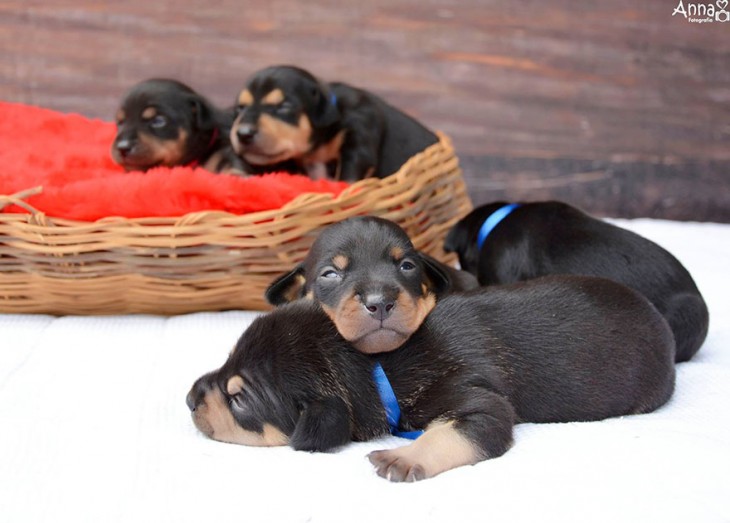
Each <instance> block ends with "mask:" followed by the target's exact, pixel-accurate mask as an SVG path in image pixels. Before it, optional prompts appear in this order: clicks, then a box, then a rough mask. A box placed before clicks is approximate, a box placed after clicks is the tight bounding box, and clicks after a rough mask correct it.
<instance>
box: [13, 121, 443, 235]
mask: <svg viewBox="0 0 730 523" xmlns="http://www.w3.org/2000/svg"><path fill="white" fill-rule="evenodd" d="M435 134H436V136H437V137H438V142H436V143H433V144H431V145H429V146H428V147H426V148H425V149H424V150H422V151H420V152H418V153H416V154H415V155H413V156H411V157H410V158H409V159H408V160H407V161H406V162H405V163H404V164H403V165H401V167H400V168H399V169H398V170H397V171H396V172H395V173H393V174H391V175H389V176H386V177H384V178H366V179H364V180H359V181H357V182H354V183H352V184H351V185H350V186H349V187H346V188H345V189H344V190H343V191H341V192H340V193H339V194H337V195H335V194H332V193H326V192H324V193H317V192H308V193H302V194H300V195H298V196H296V197H295V198H294V199H292V200H291V201H289V202H287V203H285V204H284V205H282V206H281V207H277V208H275V209H268V210H264V211H255V212H251V213H244V214H235V213H231V212H228V211H222V210H217V209H214V210H207V211H194V212H189V213H186V214H183V215H180V216H143V217H136V218H127V217H124V216H105V217H104V218H99V219H98V220H75V219H68V218H59V217H54V216H48V215H46V213H45V212H43V211H39V210H37V209H35V208H34V207H32V206H31V205H29V204H27V203H26V202H25V201H24V198H26V197H28V196H31V195H33V194H37V193H38V192H40V191H42V187H33V188H29V189H26V190H23V191H20V192H18V193H16V194H14V195H3V194H0V221H5V220H8V219H9V218H12V219H13V220H17V219H18V218H22V219H23V220H24V221H26V220H27V222H28V223H35V224H38V225H44V226H57V225H60V226H63V227H64V228H77V227H78V228H86V227H96V226H104V225H111V224H124V223H126V224H129V225H135V226H146V225H154V226H160V225H173V226H181V225H186V224H193V223H196V222H198V221H200V220H202V219H205V218H209V217H216V218H218V219H225V218H235V219H236V220H240V219H245V220H246V221H247V222H251V223H258V222H267V221H270V220H272V219H275V218H280V217H281V215H282V213H284V214H285V213H286V212H287V211H291V212H292V213H295V212H296V210H297V209H299V208H301V207H302V206H305V205H306V206H309V205H311V204H312V203H314V202H317V203H319V204H331V205H338V204H340V203H342V202H343V201H345V200H347V199H348V198H351V197H352V196H353V195H356V194H358V193H360V192H361V191H363V190H365V191H369V190H372V189H373V188H375V187H379V186H381V185H383V184H388V183H394V182H399V181H402V180H403V178H406V177H407V176H408V174H409V172H410V170H411V166H412V165H413V164H417V163H420V161H421V159H422V158H423V157H424V156H428V155H429V154H432V153H433V152H434V151H440V150H445V151H449V152H451V153H453V145H452V141H451V139H450V138H449V137H448V136H447V135H446V134H444V133H443V132H441V131H436V132H435ZM11 204H14V205H19V206H22V207H23V208H25V209H26V210H27V211H28V213H7V212H2V208H3V207H5V206H6V205H11Z"/></svg>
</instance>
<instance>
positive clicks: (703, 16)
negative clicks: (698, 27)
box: [672, 0, 730, 24]
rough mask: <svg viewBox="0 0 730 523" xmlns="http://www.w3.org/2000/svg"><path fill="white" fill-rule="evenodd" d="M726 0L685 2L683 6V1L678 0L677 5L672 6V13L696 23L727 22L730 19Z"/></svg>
mask: <svg viewBox="0 0 730 523" xmlns="http://www.w3.org/2000/svg"><path fill="white" fill-rule="evenodd" d="M727 4H728V0H717V2H715V3H714V4H712V3H707V4H695V3H692V2H687V6H686V7H685V4H684V1H683V0H679V3H678V4H677V7H675V8H674V12H673V13H672V16H674V15H682V16H683V17H684V19H685V20H687V21H688V22H693V23H696V24H706V23H712V22H727V21H728V20H730V12H728V11H727V10H726V9H725V8H726V7H727Z"/></svg>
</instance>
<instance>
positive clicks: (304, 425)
mask: <svg viewBox="0 0 730 523" xmlns="http://www.w3.org/2000/svg"><path fill="white" fill-rule="evenodd" d="M673 360H674V339H673V337H672V334H671V331H670V330H669V327H668V325H667V324H666V321H665V320H664V319H663V317H662V316H661V315H660V314H659V313H658V312H657V311H656V309H655V308H654V307H653V306H652V305H651V304H650V303H649V302H648V301H647V300H646V298H644V297H643V296H642V295H640V294H639V293H637V292H635V291H633V290H631V289H629V288H627V287H625V286H623V285H619V284H617V283H615V282H612V281H610V280H605V279H600V278H590V277H581V276H550V277H545V278H539V279H535V280H531V281H529V282H524V283H519V284H514V285H510V286H496V287H490V288H484V289H480V290H477V291H472V292H470V293H467V294H463V295H457V294H455V295H450V296H447V297H445V298H444V299H443V300H441V301H440V302H439V304H438V306H437V307H436V308H435V309H434V310H433V312H432V313H431V314H430V315H429V316H428V317H427V319H426V320H425V322H424V323H423V325H422V326H421V328H420V329H419V330H418V331H417V332H416V333H414V334H413V335H412V336H411V337H410V339H409V340H408V341H407V342H406V343H405V344H404V345H403V346H402V347H401V348H400V349H398V350H396V351H393V352H388V353H384V354H381V355H378V356H375V357H370V358H368V357H367V356H365V355H364V354H361V353H358V352H357V351H355V350H353V348H352V347H351V346H350V344H349V343H347V342H346V341H345V340H344V339H343V338H342V337H341V336H339V334H338V333H337V331H336V330H335V329H334V328H333V327H332V324H331V322H330V321H329V318H328V317H327V315H326V314H325V313H324V311H323V310H322V309H321V308H320V306H319V305H318V304H316V303H314V302H311V301H308V300H299V301H296V302H294V303H291V304H288V305H285V306H283V307H280V308H278V309H276V310H274V311H273V312H272V313H270V314H268V315H267V316H263V317H260V318H258V319H257V320H256V321H255V322H254V324H252V325H251V327H250V328H249V329H248V330H247V331H246V332H245V333H244V335H243V336H242V338H241V340H240V341H239V343H238V345H237V346H236V349H235V351H234V352H233V353H232V354H231V356H230V357H229V359H228V361H227V362H226V363H225V365H224V366H223V367H222V368H221V369H220V370H219V371H217V372H216V373H213V374H212V375H206V376H204V377H203V378H201V379H200V380H198V382H196V384H195V385H194V386H193V389H192V390H191V392H190V394H189V396H188V404H189V405H190V406H191V408H193V409H194V408H196V407H197V405H199V404H201V403H202V402H203V399H204V396H205V393H206V392H205V391H207V390H208V389H209V387H210V383H211V382H214V383H218V384H220V385H219V386H221V387H225V385H224V383H225V381H226V380H227V379H229V377H230V376H232V375H235V374H238V375H241V376H243V378H244V380H245V381H246V383H249V381H250V385H247V387H248V388H250V389H251V391H252V392H251V393H249V394H250V395H251V396H253V398H252V399H251V400H250V401H251V407H250V409H248V411H249V412H251V413H255V414H256V416H258V417H259V419H258V426H263V424H265V423H268V424H273V425H275V426H276V427H279V428H280V429H281V430H282V431H284V432H285V433H286V434H287V435H290V437H291V439H290V444H291V445H293V446H295V448H301V449H306V450H320V451H326V450H329V449H331V448H334V447H336V446H339V445H341V444H343V443H345V441H346V439H347V438H348V437H349V438H350V439H353V440H363V439H369V438H373V437H377V436H379V435H382V434H384V433H385V432H386V430H387V429H386V425H385V418H384V414H383V408H382V406H381V404H380V400H379V397H378V395H377V393H376V389H375V387H374V385H373V382H372V381H371V368H372V365H373V364H374V362H375V361H379V362H380V363H381V364H382V366H383V368H384V369H385V372H386V374H387V375H388V377H389V379H390V382H391V384H392V387H393V389H394V391H395V393H396V396H397V397H398V401H399V405H400V408H401V412H402V416H401V424H400V427H399V428H400V429H401V430H413V429H424V428H425V429H426V434H425V435H424V436H422V437H421V438H422V440H423V441H422V442H421V440H418V441H416V443H414V444H413V445H414V446H416V445H420V446H419V447H418V449H419V450H418V456H416V458H415V459H412V460H411V461H410V462H409V461H408V460H402V459H401V460H398V459H395V460H394V459H392V454H397V453H398V452H399V451H397V450H396V451H379V452H376V453H373V455H371V461H372V462H373V463H374V464H375V466H376V468H377V470H378V473H379V474H381V475H383V476H387V477H389V479H391V480H396V481H401V480H415V479H422V478H425V477H429V476H431V475H435V474H437V473H439V472H441V471H443V470H447V469H448V468H452V467H453V466H457V465H459V464H466V463H467V462H468V463H476V462H477V461H480V460H483V459H487V458H493V457H497V456H500V455H502V454H503V453H504V452H506V451H507V450H508V449H509V447H510V446H511V444H512V426H513V425H514V424H515V423H519V422H566V421H590V420H599V419H603V418H606V417H610V416H621V415H627V414H637V413H644V412H649V411H651V410H654V409H656V408H658V407H659V406H661V405H662V404H664V403H665V402H666V401H667V400H668V399H669V398H670V396H671V394H672V391H673V388H674V364H673ZM211 376H214V378H211ZM223 390H225V389H223ZM260 390H263V391H266V392H265V393H263V392H259V393H257V394H254V393H253V392H255V391H260ZM201 391H202V394H201ZM201 398H203V399H201ZM337 398H339V400H341V401H338V400H337ZM347 405H349V406H350V407H349V408H348V407H346V406H347ZM234 414H235V412H234ZM236 419H237V420H238V419H239V417H238V415H237V417H236ZM242 422H243V420H242V421H241V423H242ZM196 423H198V421H196ZM434 423H436V424H438V423H452V424H453V428H454V429H455V431H456V433H457V434H458V435H459V436H460V437H461V438H464V439H465V440H466V441H468V443H469V449H471V451H470V452H472V455H471V456H470V460H469V461H464V462H461V463H456V464H450V463H449V461H448V460H449V459H450V458H448V456H447V457H446V458H444V457H443V456H442V458H441V459H446V461H445V463H444V464H443V465H442V468H441V469H440V470H436V471H433V470H431V471H429V469H428V462H429V460H430V459H431V458H432V457H433V456H430V455H429V452H430V451H432V450H433V449H432V448H431V447H429V446H428V444H427V443H426V442H427V441H432V440H429V439H428V436H429V430H436V429H435V428H434V427H435V426H434ZM249 426H251V423H249ZM213 437H215V435H213ZM437 450H438V449H437ZM419 459H422V462H421V461H419Z"/></svg>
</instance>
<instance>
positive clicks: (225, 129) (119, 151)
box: [111, 79, 245, 174]
mask: <svg viewBox="0 0 730 523" xmlns="http://www.w3.org/2000/svg"><path fill="white" fill-rule="evenodd" d="M116 122H117V136H116V138H115V139H114V143H113V144H112V149H111V153H112V158H113V159H114V161H115V162H116V163H118V164H119V165H121V166H122V167H124V168H125V169H126V170H128V171H146V170H148V169H151V168H152V167H158V166H166V167H174V166H178V165H180V166H183V165H185V166H193V167H197V166H201V167H203V168H204V169H207V170H209V171H211V172H216V173H219V172H227V173H235V174H242V173H243V172H244V171H245V165H244V163H243V161H242V160H241V159H240V158H239V157H238V156H237V155H236V154H235V153H234V152H233V149H232V148H231V146H230V142H229V141H228V135H229V133H230V128H231V123H232V122H233V114H232V112H229V113H226V112H225V111H222V110H220V109H217V108H216V107H214V106H213V105H212V104H211V103H210V102H209V101H208V100H206V99H205V98H203V97H202V96H201V95H199V94H198V93H196V92H195V91H193V90H192V89H191V88H190V87H188V86H187V85H185V84H183V83H180V82H178V81H176V80H168V79H151V80H145V81H143V82H140V83H139V84H137V85H135V86H134V87H133V88H132V89H131V90H130V91H129V92H128V93H127V94H126V96H125V97H124V99H123V101H122V104H121V107H120V108H119V110H118V111H117V114H116Z"/></svg>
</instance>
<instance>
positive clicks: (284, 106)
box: [275, 102, 294, 114]
mask: <svg viewBox="0 0 730 523" xmlns="http://www.w3.org/2000/svg"><path fill="white" fill-rule="evenodd" d="M293 109H294V107H293V106H292V104H290V103H288V102H283V103H281V104H279V105H277V106H276V109H275V111H276V112H277V113H278V114H289V113H291V112H292V110H293Z"/></svg>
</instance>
